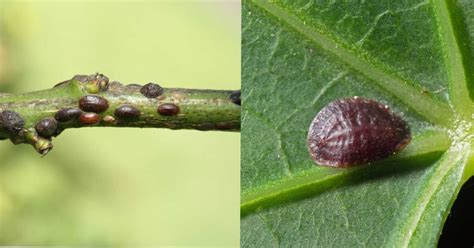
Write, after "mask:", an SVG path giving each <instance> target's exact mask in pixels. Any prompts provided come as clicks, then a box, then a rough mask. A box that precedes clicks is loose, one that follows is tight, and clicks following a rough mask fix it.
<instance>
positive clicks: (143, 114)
mask: <svg viewBox="0 0 474 248" xmlns="http://www.w3.org/2000/svg"><path fill="white" fill-rule="evenodd" d="M86 126H108V127H140V128H170V129H196V130H203V131H206V130H219V131H239V130H240V91H227V90H200V89H179V88H161V87H160V86H159V85H157V84H153V83H149V84H146V85H144V86H141V85H137V84H130V85H122V84H120V83H119V82H111V83H109V80H108V78H107V77H105V76H104V75H101V74H94V75H90V76H84V75H77V76H75V77H74V78H72V79H71V80H67V81H64V82H62V83H59V84H57V85H56V86H54V87H53V88H51V89H47V90H42V91H36V92H30V93H24V94H5V93H0V139H7V138H9V139H10V140H11V141H12V142H13V143H14V144H21V143H28V144H31V145H33V147H34V148H35V149H36V151H38V152H39V153H40V154H42V155H46V154H47V153H48V152H49V151H50V150H51V149H52V147H53V146H52V143H51V138H52V137H56V136H57V135H59V134H60V133H61V132H62V131H63V130H65V129H67V128H79V127H86Z"/></svg>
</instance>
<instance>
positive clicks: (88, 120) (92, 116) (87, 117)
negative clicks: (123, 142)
mask: <svg viewBox="0 0 474 248" xmlns="http://www.w3.org/2000/svg"><path fill="white" fill-rule="evenodd" d="M79 121H80V122H81V123H82V124H84V125H94V124H97V123H99V121H100V116H99V115H98V114H96V113H82V114H81V116H80V117H79Z"/></svg>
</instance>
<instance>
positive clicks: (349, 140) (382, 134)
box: [308, 97, 411, 167]
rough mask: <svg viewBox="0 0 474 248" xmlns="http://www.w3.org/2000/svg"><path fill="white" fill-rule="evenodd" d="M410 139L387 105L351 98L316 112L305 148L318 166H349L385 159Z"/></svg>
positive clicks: (330, 104)
mask: <svg viewBox="0 0 474 248" xmlns="http://www.w3.org/2000/svg"><path fill="white" fill-rule="evenodd" d="M410 139H411V135H410V128H409V127H408V124H407V123H406V122H405V121H404V120H403V119H402V118H401V117H400V116H398V115H396V114H394V113H392V112H391V111H390V109H389V108H388V106H386V105H383V104H380V103H378V102H376V101H373V100H370V99H364V98H360V97H352V98H344V99H339V100H336V101H333V102H331V103H329V104H328V105H326V106H325V107H324V108H323V109H321V111H319V113H318V114H317V115H316V117H315V118H314V119H313V121H312V122H311V126H310V127H309V131H308V149H309V152H310V154H311V157H312V158H313V160H314V161H315V162H316V163H317V164H319V165H324V166H332V167H352V166H355V165H360V164H366V163H370V162H373V161H377V160H380V159H383V158H387V157H389V156H390V155H392V154H394V153H396V152H398V151H400V150H402V149H403V148H404V147H405V146H406V145H407V144H408V143H409V142H410Z"/></svg>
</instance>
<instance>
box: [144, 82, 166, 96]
mask: <svg viewBox="0 0 474 248" xmlns="http://www.w3.org/2000/svg"><path fill="white" fill-rule="evenodd" d="M163 91H164V90H163V88H161V86H159V85H158V84H154V83H147V84H145V85H143V87H142V88H141V89H140V93H142V94H143V95H144V96H145V97H147V98H156V97H158V96H160V95H161V94H163Z"/></svg>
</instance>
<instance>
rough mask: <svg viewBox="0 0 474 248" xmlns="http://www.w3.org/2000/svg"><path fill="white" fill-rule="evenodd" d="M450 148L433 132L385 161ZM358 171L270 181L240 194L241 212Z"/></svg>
mask: <svg viewBox="0 0 474 248" xmlns="http://www.w3.org/2000/svg"><path fill="white" fill-rule="evenodd" d="M449 146H450V141H449V138H448V135H447V134H446V133H445V132H444V131H439V130H433V131H428V132H426V133H424V134H421V135H419V136H416V137H414V138H413V140H412V142H411V143H410V145H409V146H408V147H407V148H406V149H405V150H404V151H403V152H402V153H400V154H398V155H397V156H396V157H394V158H391V159H389V160H387V162H389V161H394V160H398V159H410V158H414V157H418V156H421V155H423V154H429V153H433V152H444V151H446V150H447V149H448V148H449ZM358 169H359V168H355V169H344V170H337V171H327V173H326V174H325V175H321V174H319V173H320V172H318V173H313V172H306V173H300V174H297V175H293V176H292V177H290V178H285V179H282V180H279V181H273V182H272V183H271V185H262V186H261V187H258V188H253V189H252V190H248V191H247V192H243V193H242V199H241V205H240V207H241V211H242V213H243V214H247V213H249V212H251V211H253V210H255V209H256V208H258V207H260V206H261V205H264V204H266V203H268V202H269V201H278V200H280V198H282V197H284V196H285V195H290V194H292V193H295V192H298V191H301V190H302V189H307V188H318V187H320V186H321V185H323V184H325V183H327V182H329V181H335V182H337V181H340V180H339V179H341V178H343V177H346V176H350V175H352V174H354V173H356V172H357V170H358Z"/></svg>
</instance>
